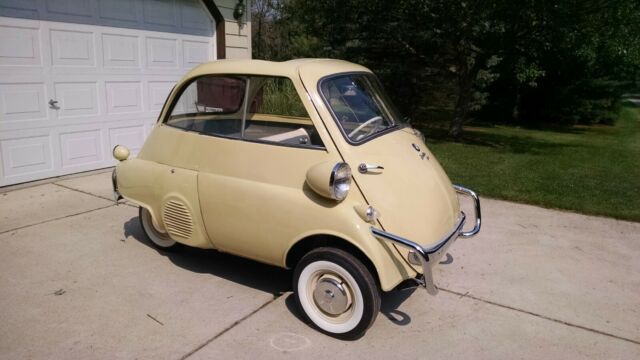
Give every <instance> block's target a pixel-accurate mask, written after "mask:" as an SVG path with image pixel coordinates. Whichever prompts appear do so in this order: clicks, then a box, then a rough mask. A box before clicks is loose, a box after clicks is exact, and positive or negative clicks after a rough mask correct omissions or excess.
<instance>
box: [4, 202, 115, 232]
mask: <svg viewBox="0 0 640 360" xmlns="http://www.w3.org/2000/svg"><path fill="white" fill-rule="evenodd" d="M112 206H115V204H110V205H107V206H102V207H99V208H95V209H91V210H86V211H83V212H79V213H74V214H69V215H65V216H60V217H57V218H53V219H47V220H43V221H40V222H37V223H34V224H28V225H23V226H18V227H17V228H13V229H9V230H4V231H1V232H0V235H2V234H6V233H9V232H12V231H18V230H22V229H26V228H28V227H32V226H38V225H42V224H46V223H50V222H52V221H57V220H62V219H66V218H70V217H73V216H78V215H82V214H86V213H90V212H92V211H98V210H102V209H106V208H110V207H112Z"/></svg>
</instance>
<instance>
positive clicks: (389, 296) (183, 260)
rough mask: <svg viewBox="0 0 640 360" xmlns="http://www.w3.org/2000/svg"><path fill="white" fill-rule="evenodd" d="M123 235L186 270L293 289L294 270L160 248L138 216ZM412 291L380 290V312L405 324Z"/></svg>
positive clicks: (290, 304) (291, 306) (278, 291)
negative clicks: (405, 306) (406, 303)
mask: <svg viewBox="0 0 640 360" xmlns="http://www.w3.org/2000/svg"><path fill="white" fill-rule="evenodd" d="M124 235H125V237H129V236H130V237H132V238H134V239H136V240H137V241H139V242H140V243H141V244H144V245H146V246H148V247H149V248H151V249H153V250H155V251H157V252H158V253H159V254H160V255H162V256H166V257H167V258H168V259H169V260H170V261H171V262H172V263H173V264H175V265H176V266H179V267H181V268H183V269H185V270H188V271H193V272H195V273H199V274H211V275H213V276H217V277H220V278H223V279H225V280H229V281H233V282H235V283H237V284H241V285H244V286H248V287H251V288H254V289H257V290H260V291H264V292H267V293H270V294H273V296H280V295H283V294H284V293H285V292H288V291H292V287H291V281H292V276H293V273H292V271H290V270H286V269H282V268H279V267H276V266H271V265H266V264H263V263H259V262H257V261H253V260H250V259H245V258H242V257H239V256H235V255H231V254H226V253H222V252H219V251H217V250H210V249H198V248H193V247H189V246H180V247H179V248H178V250H176V251H172V252H170V251H162V250H159V249H157V248H156V247H155V246H153V244H151V242H150V241H149V239H147V237H146V236H145V235H144V233H143V231H142V228H141V226H140V221H139V219H138V217H137V216H136V217H133V218H131V219H129V221H127V222H126V223H125V224H124ZM414 291H415V288H412V289H405V290H393V291H390V292H387V293H383V294H382V304H381V307H380V313H381V314H382V315H384V316H385V317H386V318H387V319H389V320H390V321H391V322H392V323H394V324H396V325H399V326H404V325H408V324H409V323H410V322H411V317H409V315H408V314H406V313H405V312H403V311H400V310H399V309H398V308H399V307H400V305H401V304H402V303H403V302H404V301H405V300H406V299H407V298H408V297H409V296H410V295H411V294H412V293H413V292H414ZM285 304H286V306H287V308H288V310H289V311H290V312H291V313H292V314H293V315H294V316H295V317H296V318H298V319H299V320H300V321H302V322H305V320H304V318H303V317H302V316H301V314H300V311H299V310H298V307H297V305H296V304H295V300H294V297H293V294H289V296H287V298H286V299H285Z"/></svg>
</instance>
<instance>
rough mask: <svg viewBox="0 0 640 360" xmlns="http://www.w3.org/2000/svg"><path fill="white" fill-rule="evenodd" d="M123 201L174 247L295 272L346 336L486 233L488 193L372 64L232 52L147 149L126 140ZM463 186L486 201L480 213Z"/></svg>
mask: <svg viewBox="0 0 640 360" xmlns="http://www.w3.org/2000/svg"><path fill="white" fill-rule="evenodd" d="M114 157H115V158H116V159H118V160H120V163H119V164H118V166H117V167H116V169H115V170H114V172H113V186H114V194H115V197H116V201H118V200H120V199H122V198H124V199H126V200H128V201H130V202H132V203H134V204H137V205H139V206H140V222H141V225H142V228H143V230H144V232H145V234H146V235H147V236H148V238H149V240H151V242H152V243H153V244H154V245H155V246H157V247H159V248H161V249H164V250H170V249H174V248H175V247H176V246H178V245H179V244H184V245H188V246H194V247H199V248H213V249H218V250H220V251H223V252H228V253H232V254H236V255H238V256H242V257H246V258H250V259H254V260H257V261H261V262H264V263H267V264H272V265H275V266H280V267H285V268H290V269H293V270H294V274H293V291H294V292H295V297H296V299H297V302H298V305H299V307H300V309H301V310H302V313H303V314H304V315H305V316H306V318H307V319H308V320H309V321H310V322H311V323H313V324H314V325H315V326H316V327H317V328H319V329H320V330H322V331H324V332H326V333H328V334H331V335H333V336H336V337H341V338H354V337H358V336H361V335H362V334H364V332H365V331H366V330H367V329H368V328H369V326H371V324H372V323H373V322H374V320H375V318H376V315H377V314H378V312H379V308H380V294H381V292H383V291H390V290H393V289H394V288H396V287H398V285H400V284H401V283H403V284H406V283H407V282H406V280H412V281H414V282H415V283H416V284H418V285H420V286H423V287H424V288H426V290H427V291H428V292H429V293H432V294H435V293H436V292H437V288H436V286H435V285H434V282H433V276H432V267H433V266H434V265H435V264H437V263H438V260H439V259H440V258H441V257H442V255H443V254H444V253H445V252H446V250H447V249H448V248H449V246H450V245H451V244H452V243H453V242H454V241H455V239H456V238H458V237H470V236H473V235H475V234H476V233H478V231H480V202H479V199H478V197H477V195H476V194H475V193H474V192H473V191H471V190H468V189H465V188H463V187H460V186H455V185H452V184H451V183H450V181H449V179H448V178H447V175H446V174H445V173H444V171H443V170H442V168H441V167H440V165H439V164H438V162H437V161H436V159H435V157H434V156H433V154H431V152H430V151H429V149H428V148H427V146H426V145H425V142H424V137H423V136H422V134H421V133H420V132H419V131H417V130H414V129H412V128H411V127H410V126H409V125H408V124H406V123H404V122H403V121H402V120H401V118H400V115H399V114H398V112H397V111H396V110H395V109H394V107H393V105H392V104H391V102H390V101H389V98H388V97H387V95H386V94H385V92H384V91H383V89H382V87H381V86H380V83H379V81H378V80H377V79H376V77H375V76H374V75H373V74H372V73H371V71H369V70H368V69H366V68H364V67H362V66H359V65H355V64H352V63H349V62H345V61H337V60H328V59H306V60H293V61H286V62H267V61H256V60H236V61H234V60H221V61H215V62H211V63H208V64H203V65H200V66H198V67H196V68H195V69H193V70H192V71H191V72H189V73H188V74H187V75H186V76H185V77H184V78H183V79H182V80H181V81H180V82H179V83H178V84H177V85H176V86H175V88H174V89H173V91H171V94H170V95H169V97H168V99H167V101H166V103H165V105H164V108H163V109H162V112H161V114H160V118H159V120H158V123H157V124H156V126H155V127H154V128H153V131H152V132H151V134H150V135H149V137H148V139H147V140H146V142H145V144H144V146H143V147H142V149H141V150H140V152H139V153H138V154H137V156H136V157H135V158H131V159H129V150H128V149H126V148H125V147H124V146H120V145H118V146H116V148H115V149H114ZM458 194H462V195H464V196H469V197H471V198H472V199H473V201H474V204H475V206H474V208H473V211H474V212H475V214H473V220H472V221H470V222H471V223H472V224H471V225H470V226H468V227H469V228H472V229H470V230H469V231H465V230H463V226H464V224H465V220H466V217H465V214H464V213H463V212H462V211H461V210H460V205H459V202H458V197H457V196H458Z"/></svg>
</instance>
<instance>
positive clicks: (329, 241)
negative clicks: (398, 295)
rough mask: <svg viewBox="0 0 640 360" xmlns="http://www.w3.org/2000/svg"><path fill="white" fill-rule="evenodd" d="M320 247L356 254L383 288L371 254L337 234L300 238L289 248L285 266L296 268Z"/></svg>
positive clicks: (379, 286)
mask: <svg viewBox="0 0 640 360" xmlns="http://www.w3.org/2000/svg"><path fill="white" fill-rule="evenodd" d="M320 247H333V248H337V249H341V250H344V251H346V252H348V253H349V254H351V255H353V256H355V257H356V258H357V259H358V260H360V261H361V262H362V264H363V265H364V266H365V267H366V268H367V269H368V270H369V271H370V272H371V275H372V276H373V277H374V279H375V280H376V284H377V286H378V288H381V284H380V276H379V274H378V269H377V268H376V266H375V265H374V263H373V261H371V259H370V258H369V256H367V254H366V253H365V252H364V251H363V250H362V249H360V248H359V247H358V246H357V245H355V244H354V243H352V242H350V241H348V240H346V239H344V238H343V237H340V236H337V235H331V234H313V235H308V236H306V237H304V238H302V239H300V240H298V241H297V242H295V243H294V244H293V246H291V247H290V248H289V250H288V251H287V253H286V255H285V267H286V268H288V269H291V268H294V267H295V266H296V264H297V263H298V262H299V261H300V259H302V257H303V256H304V255H305V254H307V253H308V252H309V251H311V250H313V249H317V248H320Z"/></svg>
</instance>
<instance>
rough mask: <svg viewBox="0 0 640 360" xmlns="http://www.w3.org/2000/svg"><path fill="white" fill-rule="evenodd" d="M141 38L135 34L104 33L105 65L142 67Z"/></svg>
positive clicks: (103, 50) (103, 51)
mask: <svg viewBox="0 0 640 360" xmlns="http://www.w3.org/2000/svg"><path fill="white" fill-rule="evenodd" d="M139 43H140V38H139V37H138V36H133V35H118V34H102V54H103V64H104V66H105V67H126V68H139V67H140V46H139Z"/></svg>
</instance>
